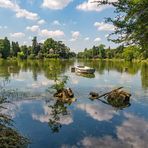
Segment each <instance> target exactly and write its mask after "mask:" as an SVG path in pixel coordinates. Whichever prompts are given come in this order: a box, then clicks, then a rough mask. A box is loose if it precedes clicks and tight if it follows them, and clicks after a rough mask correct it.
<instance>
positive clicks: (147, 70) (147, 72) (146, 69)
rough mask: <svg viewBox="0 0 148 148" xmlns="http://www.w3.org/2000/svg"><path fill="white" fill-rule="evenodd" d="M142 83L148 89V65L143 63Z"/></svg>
mask: <svg viewBox="0 0 148 148" xmlns="http://www.w3.org/2000/svg"><path fill="white" fill-rule="evenodd" d="M141 83H142V87H143V88H144V89H147V88H148V64H146V63H143V64H142V67H141Z"/></svg>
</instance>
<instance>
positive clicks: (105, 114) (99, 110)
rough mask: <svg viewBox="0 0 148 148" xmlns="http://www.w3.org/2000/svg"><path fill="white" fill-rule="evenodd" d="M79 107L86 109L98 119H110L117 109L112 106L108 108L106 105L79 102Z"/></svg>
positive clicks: (91, 115)
mask: <svg viewBox="0 0 148 148" xmlns="http://www.w3.org/2000/svg"><path fill="white" fill-rule="evenodd" d="M77 108H79V109H81V110H84V111H86V112H87V113H88V114H89V115H90V117H92V118H93V119H95V120H98V121H108V120H111V119H112V118H113V116H114V115H115V114H116V111H115V110H113V108H112V107H110V108H108V109H106V106H102V105H99V104H97V105H93V104H78V105H77Z"/></svg>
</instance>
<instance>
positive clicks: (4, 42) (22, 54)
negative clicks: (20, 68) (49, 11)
mask: <svg viewBox="0 0 148 148" xmlns="http://www.w3.org/2000/svg"><path fill="white" fill-rule="evenodd" d="M12 57H18V58H19V59H27V58H29V59H43V58H64V59H67V58H72V57H75V53H74V52H71V51H70V48H69V47H67V46H66V45H65V44H64V43H63V42H62V41H55V40H53V39H52V38H48V39H47V40H45V42H44V43H38V42H37V37H34V38H33V40H32V45H31V46H27V45H21V46H20V45H19V43H18V42H13V41H12V43H10V41H9V40H8V38H7V37H5V38H4V39H0V58H4V59H6V58H12Z"/></svg>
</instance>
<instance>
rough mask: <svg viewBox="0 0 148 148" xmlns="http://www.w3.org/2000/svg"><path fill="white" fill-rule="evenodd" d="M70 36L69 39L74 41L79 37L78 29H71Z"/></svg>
mask: <svg viewBox="0 0 148 148" xmlns="http://www.w3.org/2000/svg"><path fill="white" fill-rule="evenodd" d="M71 36H72V38H71V39H70V41H71V42H73V41H76V40H77V39H78V38H79V37H80V32H79V31H71Z"/></svg>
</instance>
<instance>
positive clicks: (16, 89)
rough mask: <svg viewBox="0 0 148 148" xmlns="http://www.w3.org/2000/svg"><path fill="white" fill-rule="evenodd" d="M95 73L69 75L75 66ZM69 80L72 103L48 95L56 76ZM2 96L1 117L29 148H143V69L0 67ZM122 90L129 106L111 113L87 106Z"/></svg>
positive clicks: (147, 102)
mask: <svg viewBox="0 0 148 148" xmlns="http://www.w3.org/2000/svg"><path fill="white" fill-rule="evenodd" d="M77 64H79V65H87V66H90V67H94V68H95V69H96V72H95V75H89V76H88V75H87V76H86V75H76V74H75V73H71V67H72V66H74V65H77ZM62 75H67V76H68V77H69V80H68V83H67V87H70V88H72V90H73V92H74V94H75V98H76V99H77V101H76V102H73V103H72V104H66V103H65V104H64V103H61V102H59V101H57V100H55V99H54V98H53V97H52V94H51V93H50V92H49V91H48V89H49V88H50V87H51V85H53V84H54V80H55V79H56V78H57V77H58V76H62ZM0 85H1V86H2V87H3V88H5V90H4V91H3V90H1V91H3V92H1V93H3V94H5V95H6V96H7V97H8V99H9V100H11V102H12V103H11V104H9V105H7V107H8V110H7V112H6V111H5V113H7V114H9V115H11V116H12V118H13V120H14V123H15V127H16V128H17V129H18V131H20V132H21V133H22V134H23V135H25V136H27V137H28V138H29V139H30V141H31V144H30V145H29V147H30V148H71V147H73V148H75V147H85V148H98V147H99V148H101V147H102V148H108V147H111V148H119V147H120V148H125V147H126V148H128V147H130V148H131V147H134V148H147V147H148V65H147V64H140V63H129V62H104V61H73V60H71V61H59V60H52V61H51V60H49V61H3V60H1V61H0ZM120 86H123V87H124V90H126V91H128V92H130V93H131V94H132V97H131V100H130V105H129V106H122V108H117V107H114V106H112V105H110V104H107V103H106V102H103V101H99V100H95V101H91V100H89V99H88V98H89V95H88V94H89V92H90V91H95V92H99V93H100V94H103V93H105V92H108V91H110V90H112V89H114V88H117V87H120Z"/></svg>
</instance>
